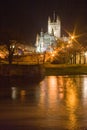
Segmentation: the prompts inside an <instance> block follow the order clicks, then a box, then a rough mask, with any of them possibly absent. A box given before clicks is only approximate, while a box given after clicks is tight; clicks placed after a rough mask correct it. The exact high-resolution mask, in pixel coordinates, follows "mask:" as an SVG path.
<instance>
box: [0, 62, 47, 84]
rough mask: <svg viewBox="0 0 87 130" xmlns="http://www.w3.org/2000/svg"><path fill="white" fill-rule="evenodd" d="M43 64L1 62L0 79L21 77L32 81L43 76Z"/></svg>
mask: <svg viewBox="0 0 87 130" xmlns="http://www.w3.org/2000/svg"><path fill="white" fill-rule="evenodd" d="M44 74H45V73H44V67H43V65H38V64H35V65H29V64H28V65H27V64H21V65H19V64H12V65H9V64H1V65H0V79H2V78H4V79H8V78H14V79H18V80H19V79H23V80H25V81H26V80H30V81H32V82H34V81H35V80H38V81H39V80H41V79H42V78H43V77H44Z"/></svg>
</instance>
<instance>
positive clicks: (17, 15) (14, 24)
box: [0, 0, 87, 42]
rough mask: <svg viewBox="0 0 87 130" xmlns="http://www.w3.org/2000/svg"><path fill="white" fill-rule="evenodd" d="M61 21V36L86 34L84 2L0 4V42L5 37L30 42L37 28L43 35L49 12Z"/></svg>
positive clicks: (16, 0)
mask: <svg viewBox="0 0 87 130" xmlns="http://www.w3.org/2000/svg"><path fill="white" fill-rule="evenodd" d="M54 11H55V12H56V14H57V15H58V16H59V17H60V19H61V25H62V33H63V31H64V30H68V31H72V30H73V28H74V26H77V30H78V32H81V33H84V32H85V33H86V32H87V2H86V0H0V38H1V37H2V36H5V35H6V34H9V36H11V37H14V39H15V38H18V39H23V40H25V41H28V42H34V41H35V36H36V34H37V33H39V32H40V30H41V28H43V30H44V31H47V20H48V16H51V17H52V14H53V12H54Z"/></svg>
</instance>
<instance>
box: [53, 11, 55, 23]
mask: <svg viewBox="0 0 87 130" xmlns="http://www.w3.org/2000/svg"><path fill="white" fill-rule="evenodd" d="M53 21H55V11H54V13H53Z"/></svg>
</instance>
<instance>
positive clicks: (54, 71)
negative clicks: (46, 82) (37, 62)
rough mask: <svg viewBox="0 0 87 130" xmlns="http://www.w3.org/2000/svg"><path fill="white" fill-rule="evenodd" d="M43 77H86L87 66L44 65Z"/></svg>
mask: <svg viewBox="0 0 87 130" xmlns="http://www.w3.org/2000/svg"><path fill="white" fill-rule="evenodd" d="M44 67H45V75H47V76H49V75H87V64H78V65H77V64H76V65H75V64H71V65H70V64H49V63H48V64H44Z"/></svg>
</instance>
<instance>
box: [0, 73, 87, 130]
mask: <svg viewBox="0 0 87 130" xmlns="http://www.w3.org/2000/svg"><path fill="white" fill-rule="evenodd" d="M2 87H3V86H2ZM2 87H1V88H0V89H1V91H0V97H2V98H1V100H0V101H1V103H2V105H1V106H0V110H2V109H3V108H4V107H5V108H6V107H7V106H6V105H5V103H6V101H7V103H8V107H11V108H10V109H11V111H13V112H14V109H13V108H15V109H16V110H17V111H18V113H20V112H21V113H20V114H21V116H19V115H20V114H17V115H16V113H15V119H19V120H17V121H18V122H15V121H16V120H15V119H14V115H13V113H11V117H10V119H9V120H10V122H11V124H13V125H14V124H15V123H16V124H17V123H18V124H19V125H22V124H21V121H20V120H23V119H26V120H25V121H24V126H26V125H28V126H32V127H34V128H39V127H40V128H53V130H54V128H55V129H63V128H65V129H70V130H72V129H73V130H74V129H76V130H79V129H85V128H87V76H79V75H77V76H46V77H45V78H44V80H43V81H41V82H40V83H36V84H35V83H34V84H30V83H29V84H22V85H21V82H20V83H15V84H14V82H12V81H11V82H10V83H9V84H6V85H5V86H4V87H3V89H2ZM6 94H8V96H7V97H9V98H5V95H6ZM14 101H16V102H15V106H14V107H13V104H14V103H13V102H14ZM9 104H10V105H9ZM23 106H24V107H23ZM32 107H33V108H32ZM21 109H23V111H20V110H21ZM29 110H30V111H29ZM24 111H26V112H27V113H25V114H24ZM15 112H16V111H15ZM0 113H1V111H0ZM3 113H5V114H7V113H9V114H10V111H9V110H8V109H5V110H4V111H3ZM3 113H2V116H3V115H4V116H3V118H4V119H3V120H5V121H6V119H7V120H8V118H7V117H5V114H3ZM2 116H1V117H0V120H1V118H2ZM30 119H32V121H31V120H30ZM11 120H12V121H11ZM10 122H8V124H9V125H10ZM14 122H15V123H14ZM27 122H28V124H27ZM29 122H30V123H29ZM4 124H5V122H4ZM18 124H17V125H18Z"/></svg>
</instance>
